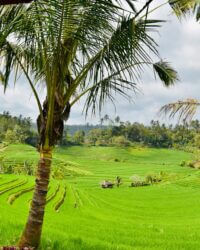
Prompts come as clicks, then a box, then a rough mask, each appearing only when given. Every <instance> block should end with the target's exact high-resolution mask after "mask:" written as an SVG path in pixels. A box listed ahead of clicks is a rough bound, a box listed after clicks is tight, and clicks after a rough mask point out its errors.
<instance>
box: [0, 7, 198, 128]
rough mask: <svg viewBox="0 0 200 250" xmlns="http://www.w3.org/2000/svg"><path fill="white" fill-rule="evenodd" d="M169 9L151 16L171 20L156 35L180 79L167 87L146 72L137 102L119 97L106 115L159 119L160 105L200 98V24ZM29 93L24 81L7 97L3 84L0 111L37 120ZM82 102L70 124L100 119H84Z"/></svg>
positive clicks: (92, 121) (161, 50)
mask: <svg viewBox="0 0 200 250" xmlns="http://www.w3.org/2000/svg"><path fill="white" fill-rule="evenodd" d="M169 11H170V10H169V7H164V8H162V9H161V10H159V11H156V12H155V13H154V14H153V15H152V18H158V19H165V20H169V22H167V23H165V24H163V27H161V28H160V30H159V33H160V34H159V35H157V34H155V38H156V41H157V42H158V44H159V45H160V53H161V56H162V57H163V58H165V59H166V60H167V61H170V62H171V63H172V65H173V66H174V67H175V68H176V69H177V70H178V72H179V75H180V78H181V82H180V83H179V84H178V85H176V86H174V87H172V88H170V89H166V88H164V87H163V86H162V84H161V83H159V81H154V79H153V77H152V75H151V74H149V72H147V73H146V74H145V75H144V77H143V84H140V89H142V92H143V94H139V95H137V96H133V99H134V103H127V101H126V100H124V99H122V98H121V97H117V102H116V110H117V112H115V109H114V108H113V106H112V105H111V104H110V103H109V102H108V103H107V105H106V106H105V108H104V110H103V112H102V114H103V115H104V114H106V113H107V114H109V115H110V116H111V117H114V116H115V115H119V116H120V117H121V119H122V120H124V121H126V120H129V121H131V122H134V121H138V122H144V123H149V122H150V121H151V120H152V119H158V116H157V112H158V110H159V108H160V107H161V106H162V105H164V104H166V103H168V102H173V101H176V100H179V99H184V98H188V97H191V98H200V94H199V93H200V81H199V71H200V60H199V51H200V32H199V31H200V24H198V23H196V22H195V21H194V20H193V19H192V18H190V19H187V20H182V21H181V22H179V21H178V19H177V18H176V17H173V16H172V15H169ZM30 93H31V91H30V89H29V88H28V87H27V84H25V83H24V80H23V81H22V84H21V85H20V84H18V85H17V87H16V88H15V89H13V88H10V89H9V90H8V92H7V94H6V96H4V94H3V88H2V87H0V112H3V111H4V110H8V111H10V112H11V113H12V114H14V115H19V114H23V115H24V116H31V117H32V118H33V119H36V117H37V114H38V110H37V106H36V103H35V101H34V99H33V97H32V98H30ZM83 105H84V104H83V102H80V103H79V104H78V105H75V106H74V107H73V109H72V113H71V116H70V119H69V121H68V123H70V124H80V123H85V122H90V123H96V122H98V121H99V117H98V116H97V117H96V118H95V117H92V118H91V117H90V116H89V117H88V119H87V120H85V117H84V115H82V110H83ZM197 117H199V115H197Z"/></svg>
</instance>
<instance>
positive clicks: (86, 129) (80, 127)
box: [65, 124, 108, 135]
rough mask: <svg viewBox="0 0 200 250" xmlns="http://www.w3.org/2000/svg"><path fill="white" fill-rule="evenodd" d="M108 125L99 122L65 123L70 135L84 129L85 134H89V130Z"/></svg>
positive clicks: (104, 127)
mask: <svg viewBox="0 0 200 250" xmlns="http://www.w3.org/2000/svg"><path fill="white" fill-rule="evenodd" d="M107 127H108V126H105V125H100V124H97V125H92V124H85V125H83V124H80V125H65V129H66V130H67V131H68V133H69V134H70V135H73V134H74V133H76V131H78V130H83V131H84V132H85V134H88V132H89V131H90V130H92V129H95V128H101V129H106V128H107Z"/></svg>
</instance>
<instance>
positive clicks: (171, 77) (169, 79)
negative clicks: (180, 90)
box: [153, 61, 179, 87]
mask: <svg viewBox="0 0 200 250" xmlns="http://www.w3.org/2000/svg"><path fill="white" fill-rule="evenodd" d="M153 67H154V70H155V72H156V73H157V75H158V76H159V78H160V80H161V81H162V82H163V84H164V85H165V86H166V87H169V86H171V85H174V84H175V83H176V82H177V81H178V80H179V78H178V74H177V71H175V70H174V69H173V68H172V67H171V66H170V64H169V63H168V62H164V61H160V62H157V63H155V64H154V65H153Z"/></svg>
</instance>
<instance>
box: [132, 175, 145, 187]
mask: <svg viewBox="0 0 200 250" xmlns="http://www.w3.org/2000/svg"><path fill="white" fill-rule="evenodd" d="M131 180H132V182H131V187H142V186H148V185H149V184H148V183H147V182H146V181H145V180H144V178H142V177H140V176H138V175H135V176H132V177H131Z"/></svg>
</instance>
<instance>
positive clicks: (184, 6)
mask: <svg viewBox="0 0 200 250" xmlns="http://www.w3.org/2000/svg"><path fill="white" fill-rule="evenodd" d="M169 4H170V6H171V7H172V9H173V11H174V12H175V14H176V15H177V16H178V17H182V16H186V15H187V14H188V13H193V12H195V11H196V9H197V8H198V7H199V4H200V2H199V0H169Z"/></svg>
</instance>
